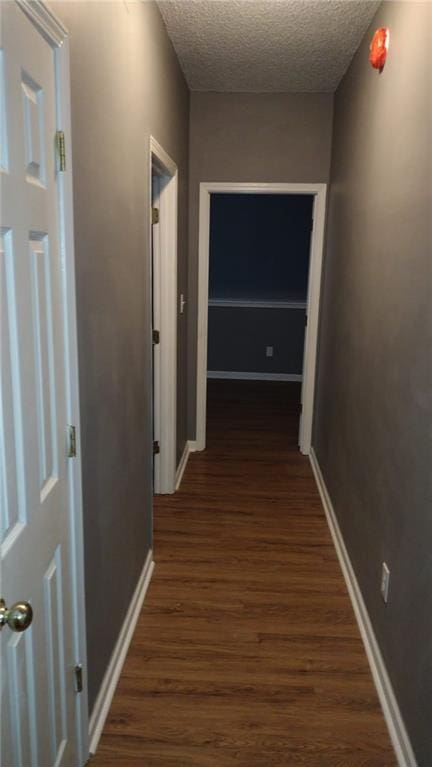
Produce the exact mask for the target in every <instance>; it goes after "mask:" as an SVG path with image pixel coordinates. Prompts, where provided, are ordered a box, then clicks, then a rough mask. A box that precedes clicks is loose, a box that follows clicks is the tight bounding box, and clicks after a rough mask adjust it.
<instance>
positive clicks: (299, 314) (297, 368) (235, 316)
mask: <svg viewBox="0 0 432 767" xmlns="http://www.w3.org/2000/svg"><path fill="white" fill-rule="evenodd" d="M305 317H306V312H305V310H304V309H276V308H275V309H273V308H272V309H263V308H260V309H255V308H249V307H247V308H246V307H243V308H237V307H221V306H210V307H209V325H208V360H207V368H208V370H228V371H236V372H239V371H243V372H254V373H295V374H297V375H299V374H301V373H302V371H303V347H304V335H305ZM266 346H273V357H266Z"/></svg>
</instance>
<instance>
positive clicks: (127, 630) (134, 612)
mask: <svg viewBox="0 0 432 767" xmlns="http://www.w3.org/2000/svg"><path fill="white" fill-rule="evenodd" d="M153 570H154V562H153V552H152V551H151V550H150V551H149V553H148V554H147V558H146V561H145V563H144V567H143V569H142V571H141V575H140V577H139V580H138V583H137V586H136V589H135V591H134V594H133V596H132V599H131V601H130V604H129V607H128V611H127V613H126V616H125V618H124V620H123V625H122V627H121V630H120V634H119V637H118V639H117V642H116V645H115V647H114V650H113V653H112V655H111V658H110V662H109V664H108V667H107V670H106V671H105V676H104V678H103V681H102V684H101V687H100V690H99V694H98V696H97V698H96V702H95V704H94V706H93V711H92V715H91V717H90V726H89V737H90V754H94V753H96V749H97V747H98V744H99V740H100V737H101V734H102V730H103V728H104V724H105V721H106V718H107V716H108V712H109V709H110V706H111V702H112V699H113V697H114V693H115V689H116V687H117V682H118V680H119V678H120V674H121V672H122V669H123V664H124V662H125V659H126V655H127V651H128V649H129V645H130V643H131V640H132V636H133V633H134V631H135V627H136V624H137V622H138V618H139V617H140V612H141V608H142V604H143V602H144V597H145V595H146V591H147V589H148V587H149V584H150V579H151V576H152V573H153Z"/></svg>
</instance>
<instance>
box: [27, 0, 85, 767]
mask: <svg viewBox="0 0 432 767" xmlns="http://www.w3.org/2000/svg"><path fill="white" fill-rule="evenodd" d="M17 3H18V5H19V6H20V7H21V8H22V10H23V11H24V13H25V14H26V15H27V17H28V18H29V19H30V21H31V22H32V23H33V24H34V25H35V27H36V28H37V29H38V30H39V31H40V32H41V33H42V34H43V36H44V38H45V39H46V40H47V41H48V42H49V44H50V45H51V47H52V49H53V52H54V61H55V69H56V107H57V109H56V119H57V126H56V128H57V130H62V131H64V136H65V150H66V171H65V172H63V173H58V176H57V189H58V209H59V222H60V226H59V246H60V247H59V249H60V258H61V261H62V275H63V284H62V294H63V301H62V304H63V320H64V362H65V389H66V408H67V413H66V417H67V423H69V424H73V425H74V426H75V429H76V448H77V457H76V458H73V459H70V460H69V478H68V479H69V541H70V561H71V570H72V572H71V586H72V605H73V627H74V637H73V641H74V649H75V658H76V663H77V664H81V665H82V667H83V672H84V673H83V690H82V692H81V693H80V694H77V695H76V708H75V715H76V737H77V753H78V755H79V760H80V762H79V764H80V765H83V764H85V762H86V760H87V759H88V754H89V748H88V700H87V645H86V622H85V620H86V619H85V597H84V534H83V510H82V486H81V446H80V406H79V385H78V349H77V327H76V293H75V253H74V223H73V187H72V143H71V102H70V66H69V55H70V54H69V37H68V32H67V30H66V28H65V27H64V26H63V24H62V23H61V21H59V20H58V19H57V18H56V16H54V14H53V13H52V12H51V11H50V10H49V9H48V8H47V7H46V5H45V4H44V3H43V2H41V0H36V1H35V2H29V1H28V0H17ZM53 150H54V137H53ZM39 703H40V704H41V705H43V702H41V701H40V702H39ZM77 767H78V766H77Z"/></svg>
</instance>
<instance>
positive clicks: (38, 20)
mask: <svg viewBox="0 0 432 767" xmlns="http://www.w3.org/2000/svg"><path fill="white" fill-rule="evenodd" d="M16 2H17V4H18V5H19V6H20V7H21V9H22V10H23V11H24V13H25V14H26V16H28V18H29V19H30V21H31V22H32V23H33V24H34V25H35V27H37V28H38V30H39V32H40V33H41V34H42V35H43V36H44V37H45V39H46V40H47V41H48V42H49V43H50V45H52V46H53V47H56V48H59V47H60V46H61V45H62V44H63V42H64V41H65V40H66V38H67V37H68V31H67V29H66V27H65V26H63V24H62V22H61V21H60V19H58V18H57V17H56V16H54V14H53V13H52V12H51V11H50V10H49V8H48V7H47V6H46V5H45V3H44V2H42V0H16Z"/></svg>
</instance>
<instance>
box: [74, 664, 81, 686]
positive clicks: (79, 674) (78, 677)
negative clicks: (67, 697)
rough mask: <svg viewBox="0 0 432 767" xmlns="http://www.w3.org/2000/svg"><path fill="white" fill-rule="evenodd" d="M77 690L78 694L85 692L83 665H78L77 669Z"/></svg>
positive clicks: (75, 670)
mask: <svg viewBox="0 0 432 767" xmlns="http://www.w3.org/2000/svg"><path fill="white" fill-rule="evenodd" d="M74 672H75V689H76V691H77V692H82V691H83V670H82V665H81V663H77V664H76V666H75V668H74Z"/></svg>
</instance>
